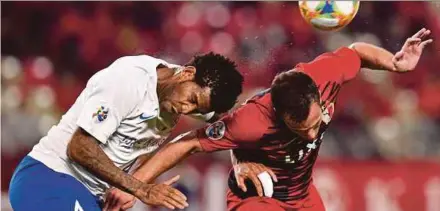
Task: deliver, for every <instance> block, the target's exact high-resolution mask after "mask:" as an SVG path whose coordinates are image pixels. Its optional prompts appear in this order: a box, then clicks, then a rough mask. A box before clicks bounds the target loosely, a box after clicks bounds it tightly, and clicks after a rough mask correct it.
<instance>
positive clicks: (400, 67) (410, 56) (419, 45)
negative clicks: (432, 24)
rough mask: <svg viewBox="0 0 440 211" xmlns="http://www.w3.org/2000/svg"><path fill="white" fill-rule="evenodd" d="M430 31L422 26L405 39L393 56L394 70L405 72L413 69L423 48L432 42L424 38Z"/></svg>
mask: <svg viewBox="0 0 440 211" xmlns="http://www.w3.org/2000/svg"><path fill="white" fill-rule="evenodd" d="M430 33H431V31H430V30H427V29H425V28H423V29H421V30H420V31H418V32H417V33H416V34H414V35H413V36H412V37H410V38H408V39H407V40H406V42H405V44H404V45H403V47H402V49H401V50H400V51H399V52H397V53H396V54H395V55H394V57H393V64H394V67H395V70H396V71H398V72H407V71H412V70H414V68H415V67H416V65H417V63H418V61H419V59H420V56H421V55H422V52H423V49H424V48H425V46H426V45H428V44H429V43H431V42H432V39H428V40H426V37H428V35H429V34H430Z"/></svg>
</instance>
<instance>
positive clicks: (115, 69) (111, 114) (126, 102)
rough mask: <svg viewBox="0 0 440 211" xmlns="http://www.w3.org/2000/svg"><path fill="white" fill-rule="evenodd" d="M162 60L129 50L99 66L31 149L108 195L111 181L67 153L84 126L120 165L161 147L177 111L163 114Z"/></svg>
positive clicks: (128, 164) (33, 154)
mask: <svg viewBox="0 0 440 211" xmlns="http://www.w3.org/2000/svg"><path fill="white" fill-rule="evenodd" d="M159 64H163V65H166V66H169V67H171V66H174V65H172V64H168V63H167V62H165V61H163V60H160V59H156V58H153V57H150V56H146V55H141V56H128V57H122V58H120V59H118V60H116V61H115V62H113V63H112V64H111V65H110V66H109V67H107V68H105V69H103V70H101V71H99V72H97V73H96V74H95V75H94V76H93V77H92V78H90V80H89V81H88V83H87V86H86V88H85V89H84V90H83V91H82V93H81V94H80V96H79V97H78V99H77V100H76V102H75V103H74V104H73V106H72V107H71V108H70V109H69V111H68V112H67V113H66V114H65V115H63V117H62V119H61V121H60V122H59V124H58V125H56V126H54V127H52V128H51V129H50V130H49V132H48V134H47V136H45V137H43V138H42V139H41V140H40V142H39V143H38V144H37V145H35V147H34V148H33V149H32V151H31V152H30V153H29V155H30V156H31V157H33V158H34V159H37V160H39V161H41V162H42V163H44V164H45V165H47V166H48V167H49V168H51V169H53V170H55V171H57V172H62V173H66V174H69V175H72V176H73V177H75V178H76V179H78V180H79V181H80V182H81V183H83V184H84V185H85V186H86V187H87V188H88V189H89V190H90V191H91V192H92V193H93V194H94V195H96V196H99V197H101V196H103V194H104V192H105V191H106V189H107V188H108V187H109V184H107V183H106V182H104V181H102V180H100V179H98V178H97V177H95V176H94V175H92V174H91V173H89V172H88V171H86V170H85V169H83V168H82V166H80V165H78V164H76V163H74V162H72V161H71V160H70V159H69V158H68V157H67V154H66V151H67V145H68V143H69V141H70V139H71V137H72V135H73V133H74V132H75V131H76V129H77V128H78V127H81V128H83V129H84V130H86V131H87V132H88V133H90V134H91V135H92V136H94V137H95V138H96V139H97V140H99V141H100V142H101V144H100V146H101V148H102V149H103V151H104V152H105V154H106V155H107V156H108V157H109V158H110V159H111V160H112V161H113V162H114V164H115V165H116V166H118V167H119V168H121V169H123V170H124V171H126V172H127V171H128V170H129V169H130V167H131V166H132V165H133V163H134V162H135V160H136V158H137V157H138V156H140V155H143V154H148V153H151V152H153V151H154V150H156V149H157V148H158V147H159V145H160V144H162V143H163V142H164V141H165V139H166V138H167V137H168V135H169V134H170V132H171V130H172V128H173V127H174V126H175V124H176V122H177V118H176V116H172V115H170V114H168V113H162V114H160V108H159V101H158V96H157V93H156V87H157V74H156V67H157V66H158V65H159Z"/></svg>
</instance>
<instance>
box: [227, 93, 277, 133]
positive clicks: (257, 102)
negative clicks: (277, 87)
mask: <svg viewBox="0 0 440 211" xmlns="http://www.w3.org/2000/svg"><path fill="white" fill-rule="evenodd" d="M270 101H271V99H270V93H269V92H265V93H261V96H255V97H253V98H251V99H250V100H248V101H247V102H246V103H244V104H242V105H241V106H240V107H238V108H237V109H236V110H234V111H233V112H232V113H231V114H230V118H232V119H234V121H235V122H236V123H237V124H240V125H243V126H244V127H248V126H249V125H250V124H252V126H253V128H254V129H263V130H265V129H266V128H267V126H268V125H270V122H271V118H272V113H273V110H271V109H273V108H272V106H271V102H270Z"/></svg>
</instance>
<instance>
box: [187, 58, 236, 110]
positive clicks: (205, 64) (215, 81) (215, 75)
mask: <svg viewBox="0 0 440 211" xmlns="http://www.w3.org/2000/svg"><path fill="white" fill-rule="evenodd" d="M185 66H194V67H195V68H196V74H195V82H196V83H197V84H198V85H200V86H201V87H210V88H211V96H210V97H211V105H210V106H211V109H212V110H213V111H215V112H216V113H224V112H226V111H228V110H229V109H231V108H232V107H233V106H234V105H235V103H236V102H237V98H238V96H239V95H240V94H241V92H242V85H243V76H242V75H241V74H240V72H239V71H238V70H237V65H236V64H235V62H233V61H232V60H230V59H228V58H226V57H225V56H222V55H220V54H215V53H213V52H210V53H207V54H204V55H196V56H194V57H193V58H192V59H191V61H190V62H189V63H188V64H186V65H185Z"/></svg>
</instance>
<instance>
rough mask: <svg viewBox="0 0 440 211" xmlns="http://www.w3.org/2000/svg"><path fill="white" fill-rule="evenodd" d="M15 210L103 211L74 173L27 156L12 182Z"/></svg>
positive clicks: (11, 199)
mask: <svg viewBox="0 0 440 211" xmlns="http://www.w3.org/2000/svg"><path fill="white" fill-rule="evenodd" d="M9 198H10V201H11V205H12V208H13V210H14V211H64V210H69V211H89V210H90V211H98V210H99V211H100V210H101V208H100V205H99V201H98V200H97V198H96V197H95V196H94V195H92V194H91V193H90V192H89V190H87V188H86V187H85V186H84V185H83V184H81V183H80V182H79V181H78V180H76V179H75V178H74V177H72V176H70V175H67V174H63V173H59V172H56V171H54V170H52V169H50V168H48V167H47V166H46V165H44V164H43V163H41V162H40V161H38V160H35V159H33V158H32V157H30V156H26V157H25V158H24V159H23V160H22V161H21V163H20V164H19V165H18V167H17V169H16V170H15V172H14V175H13V176H12V179H11V184H10V186H9Z"/></svg>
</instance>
